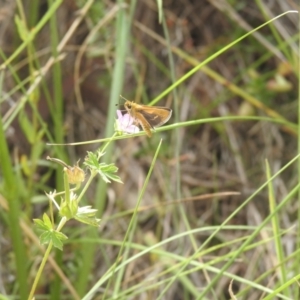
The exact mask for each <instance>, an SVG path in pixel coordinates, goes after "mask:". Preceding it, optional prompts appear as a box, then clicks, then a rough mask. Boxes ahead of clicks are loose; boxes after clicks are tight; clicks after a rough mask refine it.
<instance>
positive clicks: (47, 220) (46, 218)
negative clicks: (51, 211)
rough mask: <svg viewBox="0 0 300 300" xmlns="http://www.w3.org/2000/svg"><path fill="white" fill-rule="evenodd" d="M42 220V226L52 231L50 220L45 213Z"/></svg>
mask: <svg viewBox="0 0 300 300" xmlns="http://www.w3.org/2000/svg"><path fill="white" fill-rule="evenodd" d="M43 220H44V224H45V225H46V226H47V227H48V228H49V229H52V222H51V220H50V218H49V217H48V215H47V214H46V213H44V214H43Z"/></svg>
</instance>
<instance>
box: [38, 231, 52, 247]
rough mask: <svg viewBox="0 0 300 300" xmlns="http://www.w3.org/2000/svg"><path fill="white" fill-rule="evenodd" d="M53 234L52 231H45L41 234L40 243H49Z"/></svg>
mask: <svg viewBox="0 0 300 300" xmlns="http://www.w3.org/2000/svg"><path fill="white" fill-rule="evenodd" d="M51 236H52V233H51V231H44V232H43V233H42V234H41V235H40V243H41V244H42V245H47V244H49V243H50V242H51Z"/></svg>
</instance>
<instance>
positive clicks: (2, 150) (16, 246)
mask: <svg viewBox="0 0 300 300" xmlns="http://www.w3.org/2000/svg"><path fill="white" fill-rule="evenodd" d="M2 82H3V72H1V74H0V91H2ZM1 94H2V92H1ZM0 166H1V169H2V176H3V181H4V184H3V192H4V195H5V197H6V198H7V200H8V204H9V212H8V217H9V229H10V232H11V240H12V245H13V250H14V255H15V263H16V277H17V283H18V286H19V295H20V299H26V298H27V295H28V284H27V276H28V274H27V271H26V264H25V263H24V262H25V261H26V251H24V249H26V247H25V245H24V242H23V237H22V232H21V228H20V225H19V216H20V214H21V209H20V203H19V194H18V191H19V189H18V186H17V181H16V180H15V176H14V173H13V165H12V162H11V158H10V152H9V149H8V145H7V140H6V138H5V133H4V130H3V123H2V116H1V114H0Z"/></svg>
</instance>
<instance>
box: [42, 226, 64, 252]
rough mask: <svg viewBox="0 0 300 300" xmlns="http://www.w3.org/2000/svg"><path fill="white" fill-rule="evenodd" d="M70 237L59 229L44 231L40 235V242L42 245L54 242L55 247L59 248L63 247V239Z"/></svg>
mask: <svg viewBox="0 0 300 300" xmlns="http://www.w3.org/2000/svg"><path fill="white" fill-rule="evenodd" d="M67 239H68V237H67V236H66V235H64V234H63V233H61V232H58V231H54V230H52V231H44V232H43V233H42V234H41V236H40V243H41V244H42V245H47V244H49V243H50V242H52V244H53V246H54V247H55V248H58V249H59V250H62V249H63V241H65V240H67Z"/></svg>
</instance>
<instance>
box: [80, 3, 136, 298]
mask: <svg viewBox="0 0 300 300" xmlns="http://www.w3.org/2000/svg"><path fill="white" fill-rule="evenodd" d="M125 3H126V2H125V1H123V0H119V1H118V5H120V6H123V7H125V5H126V4H125ZM134 5H135V1H132V2H131V7H130V9H131V10H130V11H131V13H132V14H133V11H134V8H135V6H134ZM129 27H130V22H128V19H127V16H126V10H125V9H119V10H118V12H117V20H116V54H115V66H114V71H113V77H112V85H111V92H110V99H109V107H108V115H107V120H106V128H105V136H108V137H109V136H112V135H113V132H114V122H115V111H116V107H115V104H116V101H117V99H119V95H120V94H121V90H122V87H123V82H124V73H125V63H126V53H127V51H126V49H127V48H128V41H129ZM112 153H113V143H110V145H109V146H108V147H107V149H106V154H105V159H106V161H110V160H111V158H112ZM106 190H107V184H106V183H105V182H104V181H102V180H101V181H100V182H99V183H98V186H97V190H96V195H95V199H96V203H95V208H96V209H97V210H98V214H99V215H102V214H103V210H104V206H105V200H106ZM87 234H88V235H89V236H90V237H93V238H97V231H95V229H93V228H91V229H90V230H89V232H88V233H87ZM95 250H96V246H95V245H92V246H91V245H87V246H86V247H83V252H84V255H83V262H82V267H81V268H80V271H79V274H80V277H79V279H78V284H77V288H78V293H79V294H80V295H83V294H84V292H85V290H86V286H87V283H88V278H89V274H90V273H91V269H92V267H93V265H94V253H95Z"/></svg>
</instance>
